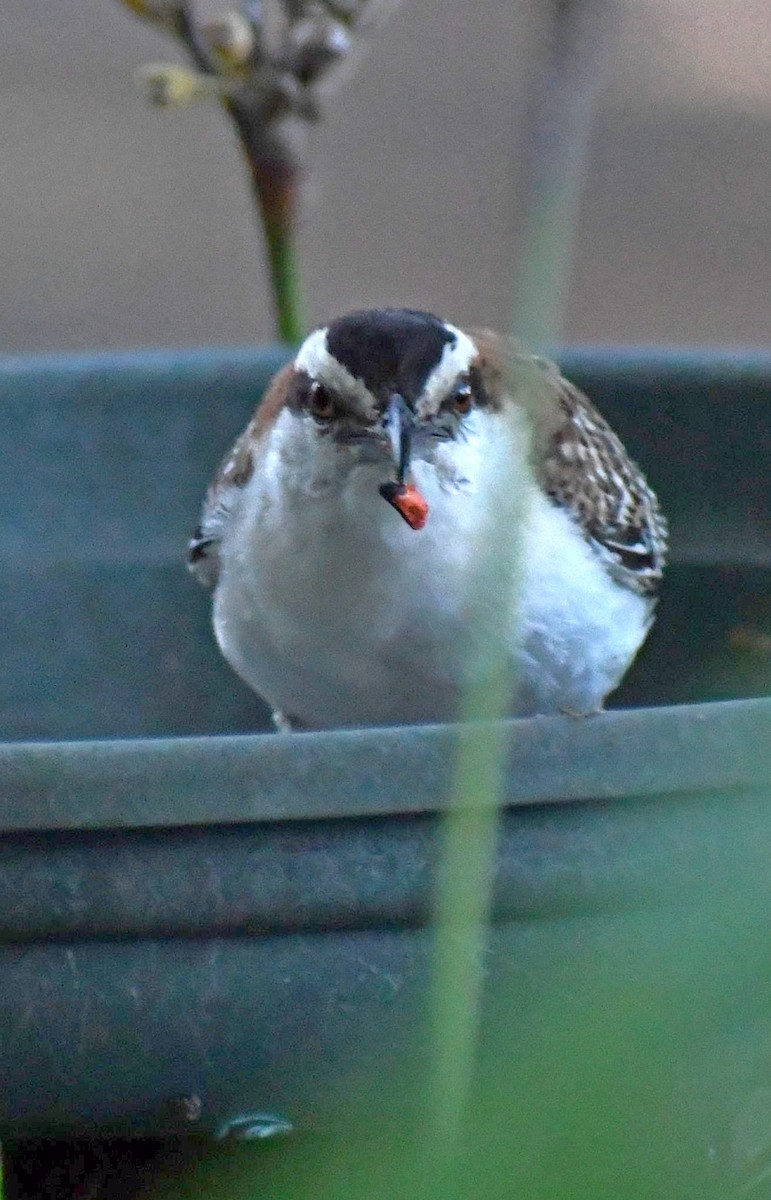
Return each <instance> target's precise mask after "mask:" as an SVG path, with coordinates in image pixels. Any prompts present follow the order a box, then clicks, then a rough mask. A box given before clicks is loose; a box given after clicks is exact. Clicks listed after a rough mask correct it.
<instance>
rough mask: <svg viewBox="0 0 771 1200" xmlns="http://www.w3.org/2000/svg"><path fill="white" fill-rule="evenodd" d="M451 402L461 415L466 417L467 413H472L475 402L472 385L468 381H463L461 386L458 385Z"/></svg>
mask: <svg viewBox="0 0 771 1200" xmlns="http://www.w3.org/2000/svg"><path fill="white" fill-rule="evenodd" d="M450 403H451V404H452V407H453V409H454V411H455V412H456V413H458V414H459V415H460V416H461V417H465V416H466V414H467V413H470V412H471V407H472V405H473V403H474V398H473V396H472V394H471V388H470V386H469V385H468V384H467V383H463V384H461V385H460V387H457V388H456V389H455V391H454V392H453V394H452V396H451V397H450Z"/></svg>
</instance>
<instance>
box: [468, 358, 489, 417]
mask: <svg viewBox="0 0 771 1200" xmlns="http://www.w3.org/2000/svg"><path fill="white" fill-rule="evenodd" d="M468 381H469V387H470V388H471V394H472V396H473V397H474V403H475V404H478V405H479V407H480V408H484V407H485V406H486V405H487V404H489V403H490V400H489V397H488V395H487V392H486V390H485V385H484V383H483V382H482V372H481V371H480V369H479V367H476V366H472V367H469V373H468Z"/></svg>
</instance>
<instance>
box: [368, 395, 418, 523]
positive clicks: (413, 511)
mask: <svg viewBox="0 0 771 1200" xmlns="http://www.w3.org/2000/svg"><path fill="white" fill-rule="evenodd" d="M386 428H387V430H388V436H389V438H390V440H391V451H392V453H393V456H394V465H395V467H396V479H395V480H393V479H390V480H388V482H387V483H381V485H380V489H379V491H380V495H381V496H382V497H383V499H384V500H387V501H388V503H389V504H390V505H391V506H392V508H395V509H396V511H397V512H398V514H399V516H400V517H403V518H404V520H405V521H406V522H407V524H408V525H409V527H410V529H422V528H423V526H424V525H425V523H426V521H427V520H428V504H427V503H426V501H425V500H424V498H423V497H422V496H421V494H420V492H419V491H418V489H417V488H416V487H415V485H414V484H413V483H405V482H404V481H405V477H406V475H407V472H408V471H409V468H410V454H411V451H412V433H413V430H414V428H415V417H414V415H413V413H412V410H411V409H410V407H409V405H408V404H407V402H406V400H405V399H404V397H403V396H401V395H399V393H398V392H394V393H393V395H392V396H391V399H390V400H389V402H388V409H387V412H386Z"/></svg>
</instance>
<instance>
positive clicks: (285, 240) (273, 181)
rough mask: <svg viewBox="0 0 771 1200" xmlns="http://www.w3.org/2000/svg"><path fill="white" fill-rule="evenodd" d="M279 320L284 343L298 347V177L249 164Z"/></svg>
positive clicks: (279, 169)
mask: <svg viewBox="0 0 771 1200" xmlns="http://www.w3.org/2000/svg"><path fill="white" fill-rule="evenodd" d="M250 166H251V170H252V181H253V186H254V193H255V197H256V200H257V207H258V210H259V213H260V218H261V221H262V228H263V232H264V234H265V249H266V252H267V257H268V271H269V275H270V286H271V292H272V296H273V308H274V312H275V317H276V331H277V333H278V336H279V338H280V339H281V341H282V342H286V343H288V344H289V345H290V346H294V345H297V344H298V343H299V342H301V341H302V339H303V337H304V336H305V322H304V319H303V315H302V310H303V306H302V299H301V294H300V274H299V270H298V264H297V195H298V190H299V186H298V178H297V173H296V172H294V171H292V170H290V169H289V168H286V167H284V166H283V165H280V166H277V167H274V166H273V164H267V165H263V164H259V165H254V164H250Z"/></svg>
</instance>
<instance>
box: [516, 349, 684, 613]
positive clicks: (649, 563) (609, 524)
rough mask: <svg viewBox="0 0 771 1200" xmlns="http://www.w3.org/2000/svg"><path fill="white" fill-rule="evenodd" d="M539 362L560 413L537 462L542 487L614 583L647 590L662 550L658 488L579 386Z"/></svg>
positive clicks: (659, 568)
mask: <svg viewBox="0 0 771 1200" xmlns="http://www.w3.org/2000/svg"><path fill="white" fill-rule="evenodd" d="M543 369H544V372H545V374H546V376H547V379H548V380H549V382H550V383H551V384H553V386H554V387H555V400H556V403H557V406H558V411H559V414H560V418H561V419H560V420H559V421H557V423H556V427H555V428H553V431H552V432H551V436H550V438H549V441H548V444H547V447H546V454H545V455H544V457H543V459H542V462H541V467H540V476H541V481H542V483H543V487H544V490H545V491H546V492H547V493H548V495H550V496H551V497H552V498H553V499H554V500H555V501H556V502H557V503H558V504H561V505H563V506H564V507H565V508H566V509H568V511H569V512H571V513H572V515H573V516H574V517H575V519H576V521H577V522H578V524H579V525H580V526H581V528H582V529H583V531H584V533H585V535H586V537H587V538H588V539H589V541H590V542H591V543H592V544H593V545H594V546H595V547H596V549H597V550H598V551H599V553H600V554H601V555H602V557H603V558H604V559H605V560H606V562H607V564H608V567H609V569H610V571H611V573H612V575H613V576H614V577H615V578H616V579H617V580H618V581H619V583H624V584H626V586H627V587H630V588H633V589H634V590H635V591H637V592H640V593H642V594H648V595H650V594H652V593H654V592H655V591H656V589H657V588H658V585H659V583H660V582H661V576H662V573H663V570H664V563H665V557H666V549H667V523H666V520H665V518H664V516H663V514H662V512H661V510H660V508H659V503H658V500H657V498H656V495H655V493H654V492H653V490H652V489H651V488H650V487H649V485H648V482H647V480H646V479H645V476H644V475H643V473H642V471H641V470H640V468H639V467H638V466H637V464H636V463H635V462H633V461H632V459H631V458H630V457H629V455H628V454H627V452H626V450H625V448H624V446H623V444H622V443H621V441H620V439H619V438H618V437H617V436H616V434H615V433H614V432H613V430H612V429H611V428H610V426H609V425H608V423H607V421H606V420H605V418H604V417H603V416H602V415H601V414H600V413H599V412H598V410H597V409H596V408H595V407H594V405H593V404H592V403H591V401H590V400H589V399H587V397H586V396H585V395H584V394H583V392H580V391H579V390H578V388H576V387H574V386H573V384H572V383H569V382H568V380H567V379H565V378H563V376H562V375H560V374H559V372H558V370H557V368H556V367H555V366H554V365H553V364H552V363H545V362H544V364H543Z"/></svg>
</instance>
